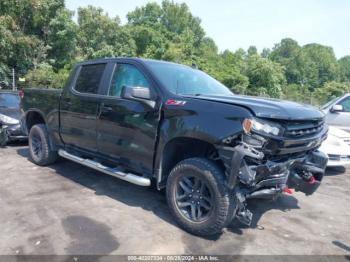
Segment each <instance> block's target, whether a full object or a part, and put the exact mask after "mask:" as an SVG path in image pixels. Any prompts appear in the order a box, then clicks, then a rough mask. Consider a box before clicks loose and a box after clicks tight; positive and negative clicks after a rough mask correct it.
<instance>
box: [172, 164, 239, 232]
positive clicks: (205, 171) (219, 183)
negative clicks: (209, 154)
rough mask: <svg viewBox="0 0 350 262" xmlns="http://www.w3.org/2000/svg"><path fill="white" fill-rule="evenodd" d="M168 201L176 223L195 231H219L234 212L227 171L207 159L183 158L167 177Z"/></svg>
mask: <svg viewBox="0 0 350 262" xmlns="http://www.w3.org/2000/svg"><path fill="white" fill-rule="evenodd" d="M166 189H167V201H168V204H169V207H170V210H171V212H172V213H173V215H174V217H175V219H176V221H177V223H178V224H179V225H180V226H181V227H182V228H183V229H185V230H186V231H188V232H190V233H193V234H195V235H203V236H205V235H212V234H216V233H220V232H221V230H222V229H223V227H224V226H226V225H227V223H228V222H229V221H228V220H231V219H232V217H233V214H234V212H235V203H234V201H233V197H232V196H231V195H230V193H229V191H228V189H227V187H226V186H225V184H224V174H223V172H222V171H221V170H220V168H218V166H217V165H216V164H215V163H214V162H212V161H210V160H207V159H203V158H191V159H186V160H184V161H182V162H180V163H179V164H178V165H176V166H175V168H174V169H173V170H172V171H171V173H170V175H169V178H168V181H167V187H166Z"/></svg>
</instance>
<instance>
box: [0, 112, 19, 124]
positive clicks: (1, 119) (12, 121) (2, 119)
mask: <svg viewBox="0 0 350 262" xmlns="http://www.w3.org/2000/svg"><path fill="white" fill-rule="evenodd" d="M0 122H2V123H4V124H5V125H6V124H7V125H16V124H19V121H18V120H17V119H15V118H12V117H9V116H5V115H3V114H0Z"/></svg>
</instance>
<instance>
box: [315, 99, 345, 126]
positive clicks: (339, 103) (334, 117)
mask: <svg viewBox="0 0 350 262" xmlns="http://www.w3.org/2000/svg"><path fill="white" fill-rule="evenodd" d="M321 110H322V111H323V112H324V113H325V114H326V121H327V123H328V125H330V126H335V127H337V128H340V129H343V130H345V131H348V132H350V94H345V95H343V96H341V97H338V98H335V99H333V100H331V101H329V102H328V103H326V104H325V105H324V106H322V107H321Z"/></svg>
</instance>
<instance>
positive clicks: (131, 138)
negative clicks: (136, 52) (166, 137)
mask: <svg viewBox="0 0 350 262" xmlns="http://www.w3.org/2000/svg"><path fill="white" fill-rule="evenodd" d="M111 73H112V78H111V80H110V85H109V88H108V89H107V90H106V96H105V98H104V99H103V100H102V101H101V105H100V112H99V116H98V120H97V135H98V139H97V143H98V144H97V147H98V151H99V152H100V153H101V154H103V155H105V156H108V157H112V158H113V159H115V160H117V162H121V163H122V164H123V165H124V166H129V167H130V168H131V169H132V170H134V171H136V172H146V173H150V172H152V168H153V155H154V149H155V142H156V134H157V128H158V122H159V109H157V108H151V107H150V106H148V105H145V104H144V103H142V102H140V101H131V100H127V99H123V98H121V97H120V95H121V90H122V88H123V86H138V87H148V88H150V89H151V92H153V93H154V94H155V89H154V86H153V84H152V81H151V79H150V78H149V77H148V76H147V74H145V72H143V70H142V68H140V67H138V66H137V64H132V63H118V64H115V65H114V69H113V70H112V72H111Z"/></svg>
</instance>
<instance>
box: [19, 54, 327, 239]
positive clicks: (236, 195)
mask: <svg viewBox="0 0 350 262" xmlns="http://www.w3.org/2000/svg"><path fill="white" fill-rule="evenodd" d="M23 108H24V109H25V115H24V116H23V121H24V123H25V126H26V129H27V132H28V134H29V150H30V157H31V159H32V161H33V162H34V163H36V164H38V165H49V164H52V163H53V162H55V160H56V159H57V157H58V156H61V157H63V158H67V159H70V160H72V161H75V162H77V163H79V164H82V165H85V166H88V167H91V168H93V169H96V170H98V171H101V172H103V173H106V174H108V175H112V176H114V177H117V178H120V179H123V180H126V181H129V182H131V183H134V184H137V185H140V186H150V185H151V182H152V183H155V185H156V186H157V188H158V189H159V190H161V189H163V188H165V189H166V198H167V201H168V204H169V207H170V210H171V212H172V214H173V216H174V218H175V220H176V221H177V222H178V224H179V225H180V226H181V227H182V228H183V229H185V230H187V231H189V232H191V233H193V234H197V235H210V234H215V233H218V232H220V231H221V230H222V228H224V227H225V226H226V225H228V224H229V223H230V222H231V221H232V219H234V218H237V219H238V220H240V221H241V222H243V223H245V224H248V225H249V224H250V223H251V220H252V215H253V214H252V213H251V212H250V211H249V209H248V208H247V204H246V201H247V199H252V198H275V197H277V196H279V195H280V194H283V193H288V192H290V191H291V189H295V190H296V191H301V192H303V193H305V194H306V195H310V194H312V193H313V192H315V190H316V189H317V188H318V186H319V185H320V183H321V180H322V177H323V174H324V170H325V166H326V163H327V158H326V156H325V155H323V154H322V153H321V152H319V151H318V150H317V149H318V147H319V146H320V144H321V143H322V141H323V140H324V139H325V138H326V136H327V131H328V127H327V125H326V124H325V122H324V115H323V113H321V112H320V111H318V110H316V109H314V108H312V107H309V106H306V105H300V104H297V103H294V102H288V101H281V100H275V99H262V98H256V97H248V96H239V95H235V94H233V93H232V92H230V91H229V89H228V88H226V87H225V86H224V85H222V84H220V83H219V82H218V81H216V80H215V79H213V78H212V77H210V76H208V75H207V74H205V73H203V72H202V71H200V70H198V69H196V68H192V67H188V66H184V65H179V64H175V63H169V62H163V61H155V60H146V59H138V58H110V59H100V60H94V61H87V62H83V63H79V64H77V65H76V66H75V67H74V69H73V70H72V73H71V75H70V77H69V79H68V81H67V84H66V86H65V88H64V89H62V90H43V89H27V90H25V92H24V100H23ZM130 193H131V194H132V192H130Z"/></svg>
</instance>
